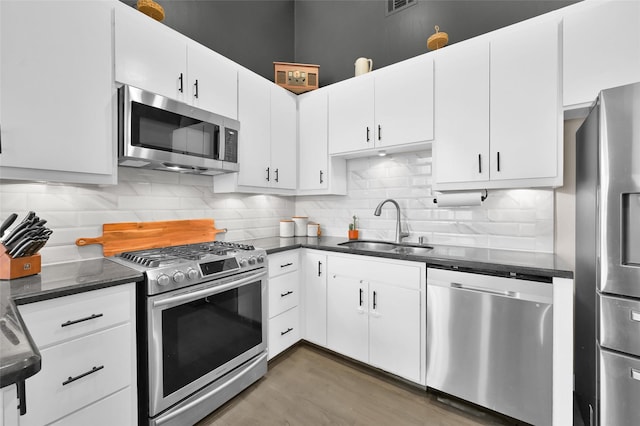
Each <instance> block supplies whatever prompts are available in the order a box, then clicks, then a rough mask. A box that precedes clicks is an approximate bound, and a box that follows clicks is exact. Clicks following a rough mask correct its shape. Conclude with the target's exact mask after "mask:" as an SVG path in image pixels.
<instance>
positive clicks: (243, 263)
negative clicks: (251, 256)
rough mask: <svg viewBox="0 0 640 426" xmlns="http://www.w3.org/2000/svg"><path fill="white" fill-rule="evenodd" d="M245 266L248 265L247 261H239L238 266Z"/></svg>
mask: <svg viewBox="0 0 640 426" xmlns="http://www.w3.org/2000/svg"><path fill="white" fill-rule="evenodd" d="M247 265H248V263H247V259H240V266H241V267H242V268H244V267H246V266H247Z"/></svg>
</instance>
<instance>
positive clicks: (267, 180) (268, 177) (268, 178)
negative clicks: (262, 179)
mask: <svg viewBox="0 0 640 426" xmlns="http://www.w3.org/2000/svg"><path fill="white" fill-rule="evenodd" d="M267 182H269V167H267Z"/></svg>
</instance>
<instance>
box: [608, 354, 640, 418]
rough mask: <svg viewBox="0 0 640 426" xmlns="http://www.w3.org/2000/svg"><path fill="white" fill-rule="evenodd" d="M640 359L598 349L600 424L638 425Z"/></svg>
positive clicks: (639, 416)
mask: <svg viewBox="0 0 640 426" xmlns="http://www.w3.org/2000/svg"><path fill="white" fill-rule="evenodd" d="M638 400H640V359H638V358H632V357H630V356H625V355H622V354H618V353H614V352H609V351H607V350H604V349H600V424H601V425H602V426H618V425H638V424H640V411H638V405H637V403H636V401H638Z"/></svg>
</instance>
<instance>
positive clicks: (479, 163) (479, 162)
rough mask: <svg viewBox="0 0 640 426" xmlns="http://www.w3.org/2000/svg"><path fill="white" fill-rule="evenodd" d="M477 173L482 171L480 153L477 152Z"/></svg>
mask: <svg viewBox="0 0 640 426" xmlns="http://www.w3.org/2000/svg"><path fill="white" fill-rule="evenodd" d="M478 173H482V154H478Z"/></svg>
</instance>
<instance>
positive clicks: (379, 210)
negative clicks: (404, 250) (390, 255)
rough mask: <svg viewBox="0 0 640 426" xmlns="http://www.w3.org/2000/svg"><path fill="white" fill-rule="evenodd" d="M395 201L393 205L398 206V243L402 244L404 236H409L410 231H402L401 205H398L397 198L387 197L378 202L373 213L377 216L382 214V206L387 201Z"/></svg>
mask: <svg viewBox="0 0 640 426" xmlns="http://www.w3.org/2000/svg"><path fill="white" fill-rule="evenodd" d="M386 202H389V203H393V205H395V206H396V214H397V216H396V241H395V242H396V244H400V243H401V242H402V239H403V238H404V237H408V236H409V233H408V232H402V229H401V228H400V206H399V205H398V203H397V202H396V200H392V199H391V198H387V199H386V200H384V201H382V202H381V203H380V204H378V207H376V211H375V212H373V214H374V215H375V216H380V213H382V206H383V205H384V204H385V203H386Z"/></svg>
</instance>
